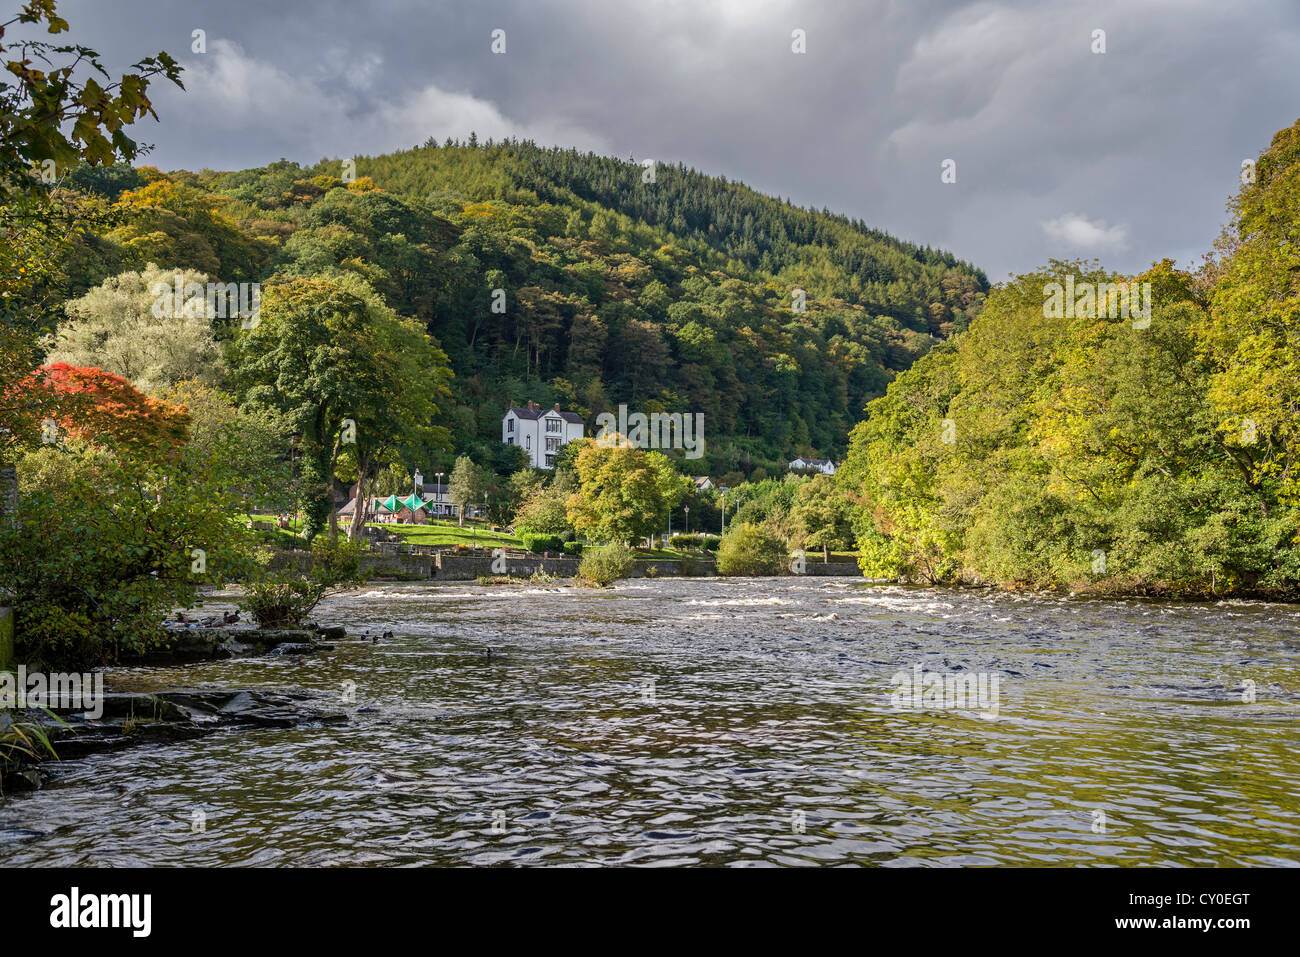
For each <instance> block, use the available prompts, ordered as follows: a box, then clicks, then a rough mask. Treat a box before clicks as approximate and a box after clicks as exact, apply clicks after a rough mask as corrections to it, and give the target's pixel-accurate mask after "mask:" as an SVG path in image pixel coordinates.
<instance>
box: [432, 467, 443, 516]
mask: <svg viewBox="0 0 1300 957" xmlns="http://www.w3.org/2000/svg"><path fill="white" fill-rule="evenodd" d="M433 500H434V501H435V502H436V503H437V508H435V509H434V510H433V514H434V523H435V524H436V523H437V521H438V519H437V515H438V513H439V512H440V511H442V473H441V472H439V473H438V484H437V485H435V486H434V487H433Z"/></svg>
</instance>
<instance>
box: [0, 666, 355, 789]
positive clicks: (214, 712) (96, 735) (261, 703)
mask: <svg viewBox="0 0 1300 957" xmlns="http://www.w3.org/2000/svg"><path fill="white" fill-rule="evenodd" d="M333 704H334V702H330V701H328V699H327V698H326V697H325V696H323V695H321V694H319V693H311V692H305V691H287V690H278V691H263V690H213V689H209V688H178V689H175V690H172V691H160V692H157V693H154V694H145V693H141V692H108V693H105V695H104V701H103V713H102V714H101V715H100V716H99V717H98V718H93V719H92V718H89V717H87V716H86V714H85V713H73V712H68V711H62V712H55V714H57V718H56V717H54V716H52V715H51V714H49V713H47V712H45V711H43V710H40V709H27V710H25V711H19V712H17V713H15V714H13V715H12V717H11V716H10V715H9V714H4V715H0V720H13V721H15V722H20V723H26V724H29V725H34V726H36V727H39V728H40V729H41V730H42V731H44V733H45V734H46V736H47V737H48V738H49V740H50V743H51V745H52V746H53V747H54V750H55V751H56V752H57V754H58V756H59V760H61V761H66V760H70V759H73V758H84V757H87V756H89V755H94V754H100V753H103V752H106V751H117V750H120V749H122V748H129V747H134V746H137V745H143V744H159V743H164V742H169V741H184V740H188V739H190V738H198V737H202V736H203V735H208V734H215V733H216V732H219V731H236V730H249V729H254V728H294V727H301V726H305V725H317V724H338V723H342V722H346V721H347V720H348V716H347V714H346V713H345V712H343V711H340V710H338V709H337V708H336V707H334V706H333ZM52 761H53V759H50V760H49V761H46V762H43V763H39V764H37V763H24V764H22V765H19V766H17V767H11V768H9V769H8V770H7V771H6V773H5V775H4V779H3V781H2V782H0V785H2V786H3V791H4V793H10V792H13V791H30V790H34V789H36V788H39V787H40V786H41V785H42V784H44V783H45V781H46V780H47V779H48V777H49V770H48V769H49V767H50V764H51V762H52Z"/></svg>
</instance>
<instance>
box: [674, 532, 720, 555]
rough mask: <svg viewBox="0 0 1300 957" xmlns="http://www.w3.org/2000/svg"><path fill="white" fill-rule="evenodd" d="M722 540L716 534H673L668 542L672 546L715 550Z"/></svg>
mask: <svg viewBox="0 0 1300 957" xmlns="http://www.w3.org/2000/svg"><path fill="white" fill-rule="evenodd" d="M721 542H722V538H721V537H720V536H718V535H695V534H691V535H674V536H673V537H672V538H671V539H669V540H668V544H669V545H671V546H672V547H673V548H703V549H705V550H706V551H713V550H715V549H716V548H717V547H718V545H719V544H720V543H721Z"/></svg>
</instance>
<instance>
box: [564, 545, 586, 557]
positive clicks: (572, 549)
mask: <svg viewBox="0 0 1300 957" xmlns="http://www.w3.org/2000/svg"><path fill="white" fill-rule="evenodd" d="M564 554H566V555H581V554H582V542H565V543H564Z"/></svg>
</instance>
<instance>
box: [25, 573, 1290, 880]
mask: <svg viewBox="0 0 1300 957" xmlns="http://www.w3.org/2000/svg"><path fill="white" fill-rule="evenodd" d="M223 607H227V606H225V605H223V604H222V603H220V602H218V603H210V604H209V606H208V608H209V609H217V610H219V609H221V608H223ZM318 617H319V618H320V620H321V621H323V622H337V623H343V624H346V625H347V626H348V628H349V630H350V631H351V632H358V633H359V632H363V631H369V632H371V633H381V632H383V631H385V630H391V631H393V632H394V633H395V636H394V637H393V638H392V639H391V640H386V641H381V642H380V643H379V644H373V643H371V642H370V641H368V640H367V641H361V640H349V641H345V642H340V643H338V644H337V645H336V649H335V650H334V651H333V652H331V653H328V654H325V655H322V656H318V657H314V658H303V659H291V658H290V659H275V658H264V659H251V660H242V661H227V662H217V663H210V664H200V665H191V666H188V667H184V668H140V669H130V670H126V669H123V670H117V671H113V672H110V674H109V679H108V684H109V686H110V687H112V688H115V689H117V690H158V689H164V688H169V687H177V686H180V685H191V686H192V685H200V686H212V687H219V688H236V687H240V688H252V687H262V688H295V689H302V690H307V691H313V692H316V693H319V695H320V697H321V700H322V701H323V702H332V703H333V704H334V705H335V706H336V707H337V708H338V709H340V710H345V711H347V712H349V713H350V715H351V720H350V721H349V722H348V723H346V724H342V725H326V726H317V727H304V728H296V729H291V730H275V729H271V730H257V731H232V732H229V733H225V732H223V733H221V734H218V735H214V736H210V737H206V738H201V739H198V740H193V741H186V742H180V743H174V744H164V745H150V746H142V747H138V748H133V749H129V750H125V751H121V752H117V753H114V754H108V755H100V756H96V757H92V758H85V759H80V760H75V761H67V762H62V763H61V764H59V765H55V766H53V768H54V779H53V780H52V782H51V783H50V784H49V785H48V786H47V788H46V789H44V790H42V791H39V792H35V793H32V794H24V795H17V796H13V797H8V798H4V799H2V800H0V864H7V865H55V864H58V865H99V866H102V865H148V864H158V865H377V864H385V865H415V864H443V865H449V864H450V865H466V864H475V865H485V864H486V865H527V864H548V865H560V864H580V865H600V864H633V865H674V864H711V865H732V866H745V865H750V866H754V865H801V866H807V865H834V864H839V865H843V864H856V865H880V866H918V865H919V866H953V865H997V864H1013V865H1015V864H1019V865H1044V864H1047V865H1076V864H1083V865H1189V866H1194V865H1295V864H1297V863H1300V754H1298V750H1300V749H1298V747H1297V746H1298V745H1300V731H1298V728H1300V724H1298V723H1297V718H1300V673H1298V672H1297V665H1298V664H1300V608H1297V607H1295V606H1287V605H1273V604H1266V603H1261V602H1221V603H1217V604H1216V603H1206V604H1177V603H1165V602H1155V601H1141V600H1127V601H1116V600H1104V601H1103V600H1065V599H1056V598H1051V597H1047V598H1045V597H1042V596H1037V597H1024V596H1009V595H999V594H987V593H970V592H951V591H941V590H932V589H910V588H901V587H880V586H872V585H870V584H866V583H863V582H861V581H858V580H849V579H827V578H821V579H818V578H781V579H767V580H761V579H739V580H725V581H720V580H708V579H694V580H681V579H659V580H638V581H630V582H622V583H620V584H618V585H617V586H616V587H614V588H611V589H608V590H603V591H601V590H588V589H582V588H576V587H569V586H559V585H556V586H545V585H533V584H525V583H518V584H515V585H507V586H480V585H476V584H464V585H449V584H442V585H433V584H425V583H419V584H400V585H372V586H369V587H368V588H367V589H364V590H362V591H359V592H355V593H352V594H349V595H346V596H342V597H339V598H336V599H332V600H331V601H329V602H328V603H326V604H325V605H323V606H322V607H321V609H320V611H319V616H318ZM488 647H490V648H491V649H492V654H491V656H490V657H489V655H488V654H487V652H486V649H487V648H488ZM918 666H919V667H920V669H921V670H922V671H923V672H924V673H939V674H941V675H944V676H948V675H963V674H967V675H983V676H984V679H985V690H986V694H985V696H984V698H983V699H979V700H970V699H963V700H954V701H951V702H948V703H950V704H954V705H960V707H941V706H940V704H941V702H939V701H937V700H935V699H934V698H933V696H931V697H929V698H920V699H917V698H914V697H913V696H912V695H910V694H908V695H906V696H904V697H902V698H901V699H900V698H898V697H897V696H896V694H895V693H896V692H898V691H900V685H898V684H896V683H893V682H891V679H892V678H894V676H896V675H899V674H900V673H901V674H902V675H904V676H907V678H908V680H911V679H912V678H913V677H914V676H915V675H916V674H917V667H918ZM995 678H996V679H997V680H996V682H995V681H994V679H995ZM1248 682H1253V685H1250V684H1249V683H1248ZM354 686H355V691H354V694H353V695H352V697H354V698H355V700H354V701H351V702H344V701H343V700H342V699H344V698H347V697H349V695H348V692H349V691H350V690H351V689H353V687H354ZM1252 688H1253V699H1254V700H1249V699H1250V698H1251V697H1252V694H1251V689H1252ZM995 690H996V692H997V697H996V701H994V700H993V692H994V691H995ZM900 705H901V707H900ZM195 811H202V812H203V814H204V815H205V816H206V827H205V830H204V831H203V832H202V833H195V832H194V830H193V828H192V827H191V821H192V819H193V817H194V812H195Z"/></svg>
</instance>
